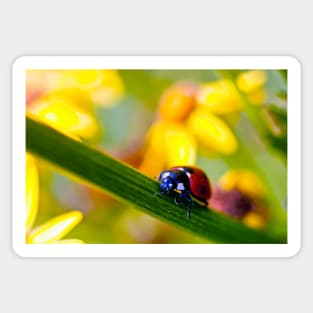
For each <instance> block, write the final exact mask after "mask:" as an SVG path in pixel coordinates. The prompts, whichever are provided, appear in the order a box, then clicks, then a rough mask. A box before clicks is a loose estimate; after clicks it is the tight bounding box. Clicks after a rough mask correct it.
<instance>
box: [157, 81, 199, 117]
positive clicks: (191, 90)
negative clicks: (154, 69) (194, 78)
mask: <svg viewBox="0 0 313 313" xmlns="http://www.w3.org/2000/svg"><path fill="white" fill-rule="evenodd" d="M195 91H196V87H195V85H194V84H191V83H179V84H177V85H174V86H172V87H171V88H169V89H168V90H167V91H165V93H164V95H163V96H162V98H161V101H160V106H159V112H160V116H161V118H163V119H164V120H167V121H171V122H179V121H182V120H184V119H185V118H186V117H187V116H188V114H189V113H190V112H191V111H192V109H193V108H194V105H195Z"/></svg>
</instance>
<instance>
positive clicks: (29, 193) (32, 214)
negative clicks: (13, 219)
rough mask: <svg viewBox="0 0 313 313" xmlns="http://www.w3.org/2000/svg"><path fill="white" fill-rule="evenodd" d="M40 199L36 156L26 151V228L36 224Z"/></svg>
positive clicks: (28, 228)
mask: <svg viewBox="0 0 313 313" xmlns="http://www.w3.org/2000/svg"><path fill="white" fill-rule="evenodd" d="M38 199H39V180H38V170H37V166H36V162H35V160H34V158H33V157H32V156H31V155H30V154H29V153H26V230H27V231H29V230H30V229H31V227H32V226H33V224H34V221H35V218H36V215H37V210H38Z"/></svg>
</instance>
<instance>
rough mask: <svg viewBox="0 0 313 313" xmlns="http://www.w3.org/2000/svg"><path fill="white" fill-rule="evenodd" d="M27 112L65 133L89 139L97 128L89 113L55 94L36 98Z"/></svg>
mask: <svg viewBox="0 0 313 313" xmlns="http://www.w3.org/2000/svg"><path fill="white" fill-rule="evenodd" d="M28 112H31V113H32V114H34V115H35V116H36V117H37V118H39V119H40V120H42V121H43V122H45V123H47V124H49V125H50V126H52V127H54V128H56V129H58V130H59V131H61V132H63V133H64V134H67V135H74V136H77V137H81V138H85V139H89V138H92V137H93V136H94V135H95V134H96V133H97V131H98V129H99V126H98V123H97V121H96V119H95V118H94V117H93V116H92V115H91V114H89V113H87V112H86V111H85V110H82V109H80V108H79V107H77V106H75V105H73V103H72V102H71V101H69V100H68V99H66V98H62V97H59V96H57V95H50V96H44V97H40V98H39V99H36V100H35V101H34V102H33V103H32V105H31V106H30V107H29V108H28Z"/></svg>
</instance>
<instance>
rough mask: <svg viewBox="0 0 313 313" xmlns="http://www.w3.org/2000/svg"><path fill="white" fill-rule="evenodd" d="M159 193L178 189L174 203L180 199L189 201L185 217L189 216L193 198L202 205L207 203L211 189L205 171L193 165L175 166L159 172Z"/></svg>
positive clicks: (177, 202)
mask: <svg viewBox="0 0 313 313" xmlns="http://www.w3.org/2000/svg"><path fill="white" fill-rule="evenodd" d="M159 182H160V188H161V194H168V193H170V192H171V191H174V190H176V191H179V192H180V194H179V195H177V196H176V197H175V203H176V204H179V203H180V202H181V201H182V200H186V201H187V202H188V203H189V206H188V210H187V218H188V219H189V218H190V210H191V208H192V205H193V198H194V199H196V200H198V201H199V202H201V203H202V204H204V205H207V204H208V199H209V198H210V196H211V193H212V189H211V186H210V182H209V180H208V178H207V176H206V175H205V173H204V172H203V171H202V170H201V169H200V168H198V167H195V166H175V167H172V168H170V169H168V170H166V171H163V172H161V174H160V176H159Z"/></svg>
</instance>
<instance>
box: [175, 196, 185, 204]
mask: <svg viewBox="0 0 313 313" xmlns="http://www.w3.org/2000/svg"><path fill="white" fill-rule="evenodd" d="M183 199H184V195H183V194H179V195H177V196H176V197H175V198H174V202H175V204H177V205H180V204H181V203H182V200H183Z"/></svg>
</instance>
